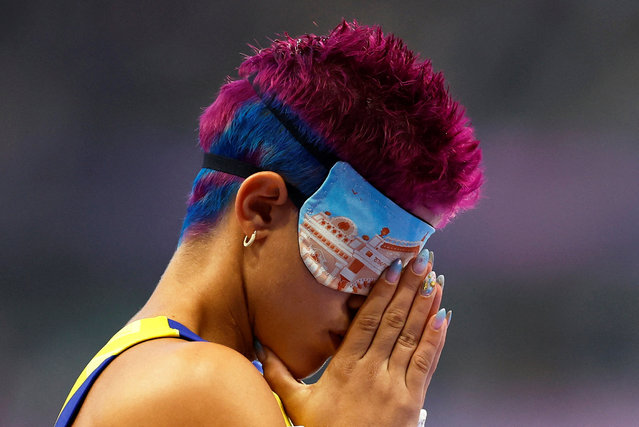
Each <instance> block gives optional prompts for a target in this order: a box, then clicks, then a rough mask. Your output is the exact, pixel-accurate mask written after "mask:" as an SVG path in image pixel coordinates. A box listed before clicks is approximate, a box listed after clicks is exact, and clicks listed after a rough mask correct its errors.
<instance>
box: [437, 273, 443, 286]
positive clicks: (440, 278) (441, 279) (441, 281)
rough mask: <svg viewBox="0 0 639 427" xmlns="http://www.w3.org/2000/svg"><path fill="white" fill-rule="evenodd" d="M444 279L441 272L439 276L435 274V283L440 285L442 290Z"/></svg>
mask: <svg viewBox="0 0 639 427" xmlns="http://www.w3.org/2000/svg"><path fill="white" fill-rule="evenodd" d="M444 281H445V278H444V275H443V274H440V275H439V276H437V283H439V284H440V285H441V287H442V290H443V289H444Z"/></svg>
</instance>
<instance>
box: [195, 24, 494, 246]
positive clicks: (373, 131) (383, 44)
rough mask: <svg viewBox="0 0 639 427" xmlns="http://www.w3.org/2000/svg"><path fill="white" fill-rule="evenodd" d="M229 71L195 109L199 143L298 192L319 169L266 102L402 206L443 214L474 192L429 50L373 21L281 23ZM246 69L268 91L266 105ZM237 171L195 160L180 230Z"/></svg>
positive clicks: (218, 208) (453, 108)
mask: <svg viewBox="0 0 639 427" xmlns="http://www.w3.org/2000/svg"><path fill="white" fill-rule="evenodd" d="M238 74H239V79H236V80H232V79H231V78H230V77H229V78H228V81H227V83H226V84H225V85H223V86H222V88H221V89H220V92H219V94H218V97H217V99H216V100H215V102H214V103H213V104H212V105H211V106H209V107H208V108H207V109H206V110H205V111H204V113H203V114H202V116H201V118H200V146H201V148H202V150H204V151H205V152H211V153H214V154H221V155H225V156H228V157H233V158H236V159H240V160H244V161H246V162H249V163H252V164H254V165H256V166H258V167H260V168H262V169H266V170H273V171H276V172H278V173H281V174H282V175H283V177H284V178H285V179H286V181H287V182H289V183H291V184H293V185H294V186H296V187H297V188H299V189H300V190H301V191H302V192H303V193H304V194H307V195H310V194H311V193H312V192H313V191H314V190H315V189H316V188H317V187H318V186H319V185H321V182H322V181H323V179H324V176H325V174H326V172H325V170H324V169H323V168H322V166H321V165H320V164H319V163H318V162H317V160H316V159H314V158H313V157H312V156H310V155H309V154H308V152H307V151H306V150H304V149H303V148H302V147H301V146H300V144H299V143H297V142H296V141H295V139H294V137H293V135H292V134H291V133H290V132H288V131H287V130H286V128H285V127H284V126H282V123H281V122H280V121H278V119H277V117H275V115H274V114H272V109H273V108H275V109H276V110H278V113H279V114H282V115H284V116H285V117H286V118H287V119H288V121H289V122H292V123H293V124H294V126H295V127H296V128H297V129H298V130H299V131H300V132H302V133H303V134H304V135H305V136H306V137H307V140H308V141H310V143H311V144H313V145H315V146H317V148H318V149H320V150H322V151H326V152H330V153H331V154H333V155H335V156H336V157H338V158H339V159H341V160H343V161H346V162H348V163H349V164H350V165H351V166H352V167H353V168H354V169H355V170H357V171H358V172H359V173H360V174H361V175H362V176H363V177H364V178H366V179H367V180H368V181H369V182H370V183H371V184H372V185H373V186H375V187H376V188H377V189H379V190H380V191H381V192H383V193H384V194H385V195H386V196H387V197H389V198H390V199H392V200H394V201H395V202H396V203H397V204H399V205H400V206H402V207H403V208H404V209H407V210H409V211H410V210H411V209H414V208H417V207H419V206H424V207H426V208H428V209H430V210H432V211H433V212H435V213H437V214H440V215H442V225H444V224H445V223H447V222H448V221H450V219H451V218H453V217H454V216H455V215H456V214H457V213H458V212H459V211H461V210H465V209H469V208H471V207H473V206H474V205H475V203H476V202H477V200H478V197H479V190H480V187H481V185H482V182H483V174H482V169H481V166H480V162H481V149H480V147H479V141H478V140H476V139H475V137H474V133H473V129H472V128H471V127H470V123H469V120H468V119H467V117H466V116H465V113H464V109H463V107H462V106H461V105H460V104H458V103H457V102H455V101H454V100H453V99H452V98H451V97H450V95H449V93H448V90H447V88H446V87H445V84H444V77H443V75H442V73H435V72H434V71H433V69H432V65H431V62H430V61H429V60H425V61H421V60H420V59H419V57H418V56H417V55H416V54H415V53H413V52H412V51H411V50H409V49H408V48H406V47H405V46H404V43H403V41H402V40H401V39H399V38H397V37H395V36H393V35H392V34H390V35H384V34H383V32H382V30H381V28H380V27H379V26H364V25H359V24H358V23H357V22H352V23H350V22H346V21H343V22H342V23H341V24H340V25H338V26H337V27H336V28H335V29H334V30H332V31H331V32H330V33H329V34H328V35H327V36H317V35H313V34H306V35H303V36H301V37H298V38H292V37H289V36H288V35H287V34H285V35H284V37H283V38H282V40H275V41H274V42H273V43H272V45H271V46H269V47H267V48H264V49H257V48H254V55H253V56H249V57H247V58H246V59H245V61H244V62H243V63H242V64H241V65H240V67H239V73H238ZM249 77H251V78H253V79H254V82H253V83H254V84H255V85H256V86H257V87H259V88H260V91H261V92H262V93H263V94H266V95H267V96H269V97H271V99H274V100H275V102H273V103H272V105H269V106H268V107H269V108H267V106H266V105H264V103H263V102H262V100H261V99H260V97H259V96H258V95H257V93H256V91H255V90H254V88H253V87H252V86H251V83H249V81H248V78H249ZM241 180H242V179H241V178H237V177H233V176H231V175H228V174H225V173H222V172H217V171H212V170H207V169H203V170H202V171H200V173H199V174H198V176H197V177H196V179H195V183H194V186H193V190H192V192H191V196H190V198H189V201H188V210H187V216H186V219H185V221H184V226H183V236H184V233H186V234H191V233H198V232H199V231H201V230H203V229H207V228H209V227H210V226H211V225H212V224H214V223H215V222H216V220H217V218H218V217H219V216H220V213H221V212H222V211H223V210H224V208H225V206H226V205H228V202H229V200H230V199H231V198H232V197H233V196H234V194H235V192H236V191H237V188H239V185H240V183H241Z"/></svg>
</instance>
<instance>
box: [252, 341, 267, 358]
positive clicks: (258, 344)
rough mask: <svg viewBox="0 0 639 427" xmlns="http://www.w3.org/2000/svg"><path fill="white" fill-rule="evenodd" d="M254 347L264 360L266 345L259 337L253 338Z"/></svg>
mask: <svg viewBox="0 0 639 427" xmlns="http://www.w3.org/2000/svg"><path fill="white" fill-rule="evenodd" d="M253 349H254V350H255V355H256V356H257V358H258V359H259V360H264V358H265V357H266V354H264V347H262V343H261V342H259V340H258V339H257V338H253Z"/></svg>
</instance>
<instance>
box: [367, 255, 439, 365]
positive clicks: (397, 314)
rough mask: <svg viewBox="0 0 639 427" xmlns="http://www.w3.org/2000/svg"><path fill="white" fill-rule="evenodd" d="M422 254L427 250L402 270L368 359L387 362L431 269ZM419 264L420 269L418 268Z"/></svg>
mask: <svg viewBox="0 0 639 427" xmlns="http://www.w3.org/2000/svg"><path fill="white" fill-rule="evenodd" d="M424 252H428V250H425V251H422V253H420V254H419V255H418V257H417V258H416V259H415V260H413V262H411V264H409V266H408V267H407V268H406V270H404V272H403V274H402V277H401V279H400V281H399V285H398V287H397V291H396V292H395V295H394V296H393V299H392V300H391V302H390V304H389V305H388V307H387V308H386V310H385V311H384V315H383V316H382V321H381V323H380V326H379V328H378V330H377V333H376V334H375V338H374V339H373V342H372V344H371V348H370V351H369V354H370V357H372V358H375V359H377V360H387V359H388V358H389V357H390V354H391V352H392V350H393V347H394V346H395V343H396V341H397V338H398V336H399V335H400V332H401V331H402V329H403V328H404V325H405V324H406V319H407V318H408V315H409V313H410V311H411V306H412V304H413V300H414V299H415V294H416V292H417V290H418V289H419V288H420V287H421V284H422V282H423V280H424V275H425V274H426V271H428V269H429V268H432V264H431V263H430V262H429V261H428V255H426V254H425V253H424ZM424 255H425V256H424ZM420 264H421V268H420V267H418V266H419V265H420ZM414 267H415V268H414ZM416 270H417V271H416ZM417 337H419V335H417ZM417 341H419V339H417Z"/></svg>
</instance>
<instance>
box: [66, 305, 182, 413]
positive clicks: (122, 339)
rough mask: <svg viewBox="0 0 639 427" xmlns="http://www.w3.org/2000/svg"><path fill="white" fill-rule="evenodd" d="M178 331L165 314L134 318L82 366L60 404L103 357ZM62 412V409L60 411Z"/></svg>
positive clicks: (114, 354) (176, 335)
mask: <svg viewBox="0 0 639 427" xmlns="http://www.w3.org/2000/svg"><path fill="white" fill-rule="evenodd" d="M179 336H180V332H179V331H178V330H177V329H173V328H171V327H170V326H169V321H168V319H167V318H166V316H158V317H152V318H149V319H141V320H136V321H135V322H132V323H129V324H128V325H126V326H125V327H124V328H122V329H120V331H119V332H118V333H117V334H115V335H114V336H113V338H111V339H110V340H109V342H107V343H106V345H105V346H104V347H102V349H101V350H100V351H99V352H98V354H96V355H95V357H93V359H91V361H90V362H89V364H88V365H87V366H86V368H84V370H83V371H82V373H81V374H80V376H79V377H78V379H77V380H76V382H75V384H74V385H73V388H71V391H70V392H69V395H68V396H67V400H65V401H64V405H62V409H64V407H65V406H66V404H67V403H68V402H69V399H71V396H73V394H74V393H75V392H76V391H77V390H78V388H80V386H81V385H82V383H84V381H86V379H87V378H88V377H89V375H91V373H93V371H95V369H96V368H98V367H99V366H100V364H101V363H102V362H104V360H105V359H107V358H109V357H111V356H116V355H118V354H120V353H122V352H123V351H124V350H126V349H127V348H129V347H133V346H134V345H136V344H138V343H140V342H142V341H146V340H150V339H154V338H164V337H179ZM60 412H62V410H61V411H60Z"/></svg>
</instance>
